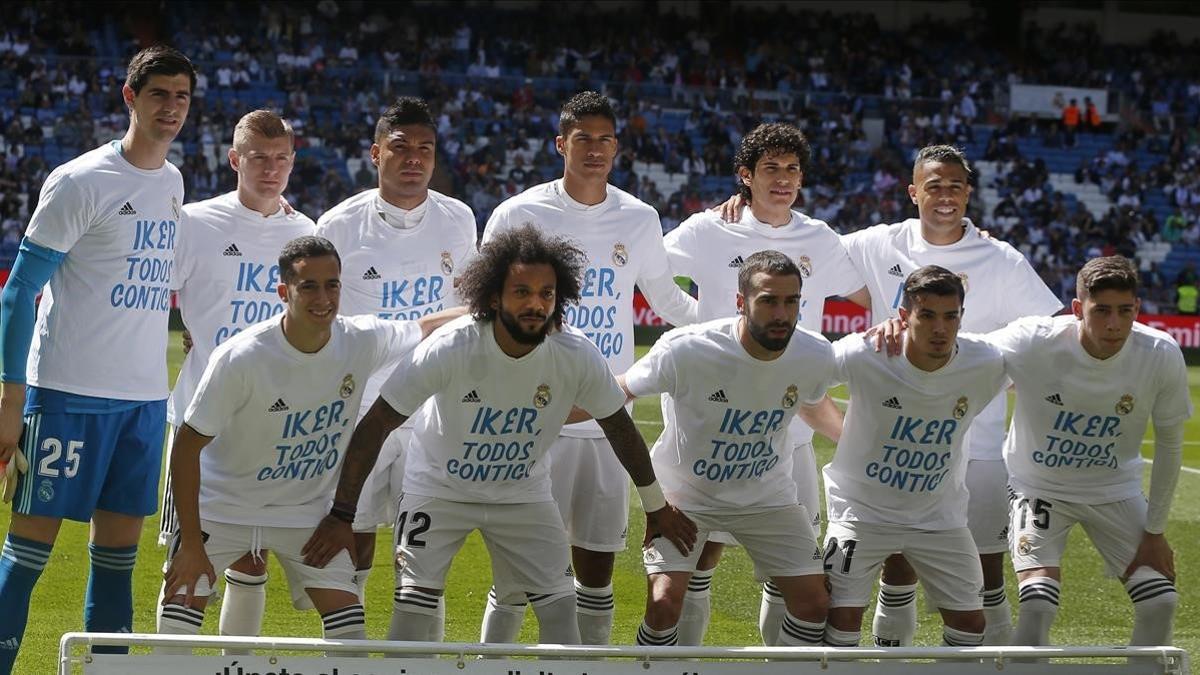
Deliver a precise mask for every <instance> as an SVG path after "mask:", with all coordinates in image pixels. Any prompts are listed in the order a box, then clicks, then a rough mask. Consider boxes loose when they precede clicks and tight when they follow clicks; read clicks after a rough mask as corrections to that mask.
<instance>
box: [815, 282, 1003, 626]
mask: <svg viewBox="0 0 1200 675" xmlns="http://www.w3.org/2000/svg"><path fill="white" fill-rule="evenodd" d="M964 297H965V291H964V289H963V285H962V281H961V280H960V279H959V277H958V276H956V275H955V274H953V273H951V272H950V271H948V270H946V269H945V268H942V267H938V266H935V265H931V266H928V267H922V268H920V269H918V270H917V271H915V272H913V273H912V274H910V275H909V276H908V278H907V279H906V280H905V282H904V287H903V289H902V290H901V300H900V309H899V314H900V317H901V319H903V320H906V321H907V322H908V330H907V332H906V333H905V337H904V344H903V356H902V357H899V358H889V357H888V356H887V355H886V354H882V353H878V352H876V351H875V350H874V349H873V348H872V347H870V346H869V345H867V344H866V342H865V341H864V339H863V337H862V336H861V335H850V336H848V337H846V338H843V339H841V340H839V341H838V342H836V343H835V344H834V354H835V356H836V357H837V362H838V369H839V376H840V378H839V379H841V380H842V381H846V382H848V383H849V390H850V405H849V408H848V409H847V411H846V419H845V428H844V431H843V433H842V436H841V440H839V441H838V446H837V451H836V452H835V453H834V456H833V461H832V462H831V463H830V464H829V465H827V466H826V467H825V494H826V503H827V505H828V509H829V527H828V530H827V531H826V534H825V567H826V571H827V572H828V573H829V579H830V587H831V599H830V610H829V625H828V628H827V630H826V642H827V643H828V644H829V645H831V646H835V647H851V646H856V645H858V641H859V634H860V628H861V626H862V614H863V610H864V609H865V608H866V605H867V602H868V601H869V599H870V594H871V589H872V586H873V585H874V582H875V577H876V575H877V574H878V573H879V568H880V566H881V565H882V564H883V561H884V559H885V558H887V557H888V556H890V555H892V554H894V553H903V554H904V555H905V556H906V557H907V559H908V560H910V561H911V562H912V564H913V566H914V567H915V568H916V570H917V572H918V573H919V574H920V576H921V578H922V579H923V580H924V581H925V585H926V588H927V589H928V590H929V594H930V597H931V598H932V599H933V601H934V602H935V603H937V607H938V609H939V610H940V612H941V614H942V619H943V621H944V623H945V626H944V628H943V633H942V637H943V641H944V643H945V644H947V645H950V646H973V645H979V644H982V642H983V629H984V615H983V611H982V607H983V604H982V602H981V599H980V596H979V588H980V586H981V584H982V583H983V575H982V572H981V570H980V567H979V558H978V555H979V554H978V551H977V550H976V549H975V543H974V541H973V539H972V536H971V533H970V531H969V530H968V529H967V512H966V507H967V485H966V483H965V480H964V478H965V474H966V457H965V453H964V451H963V442H964V436H965V435H966V431H967V427H968V425H970V424H971V421H972V419H974V418H975V417H976V415H978V414H979V412H980V410H981V409H982V408H983V407H984V406H985V405H986V404H987V402H988V401H991V400H992V399H993V398H994V397H995V396H996V393H997V392H998V391H1000V389H1001V387H1002V386H1003V384H1004V381H1005V376H1004V359H1003V357H1002V356H1001V355H1000V352H999V350H997V349H996V348H995V347H992V346H991V345H989V344H987V343H986V342H984V341H983V340H982V339H979V338H968V337H964V336H961V335H959V333H958V329H959V323H960V320H961V318H962V316H963V298H964Z"/></svg>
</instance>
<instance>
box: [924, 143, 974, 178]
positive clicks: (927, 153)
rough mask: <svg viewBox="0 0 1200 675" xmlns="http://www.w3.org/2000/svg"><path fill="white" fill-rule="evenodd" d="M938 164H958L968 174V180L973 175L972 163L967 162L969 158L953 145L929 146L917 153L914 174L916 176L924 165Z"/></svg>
mask: <svg viewBox="0 0 1200 675" xmlns="http://www.w3.org/2000/svg"><path fill="white" fill-rule="evenodd" d="M932 162H937V163H939V164H957V165H959V166H961V167H962V168H963V171H966V172H967V178H970V177H971V174H972V173H973V172H972V170H971V163H970V162H968V161H967V156H966V155H965V154H964V153H963V151H962V150H959V149H958V148H956V147H954V146H953V145H927V146H925V147H923V148H921V149H920V150H919V151H917V158H916V159H915V160H913V174H914V175H916V173H917V168H918V167H920V166H921V165H922V164H928V163H932Z"/></svg>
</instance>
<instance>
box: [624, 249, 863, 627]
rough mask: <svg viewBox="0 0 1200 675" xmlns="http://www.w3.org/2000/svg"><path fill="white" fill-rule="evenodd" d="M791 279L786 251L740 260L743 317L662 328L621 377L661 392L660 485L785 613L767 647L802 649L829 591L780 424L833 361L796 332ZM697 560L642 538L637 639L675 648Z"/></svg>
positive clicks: (809, 400) (814, 397)
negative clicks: (722, 542)
mask: <svg viewBox="0 0 1200 675" xmlns="http://www.w3.org/2000/svg"><path fill="white" fill-rule="evenodd" d="M800 286H801V275H800V270H799V268H797V267H796V264H795V263H793V262H792V260H791V259H790V258H788V257H787V256H785V255H784V254H782V253H779V252H778V251H761V252H758V253H755V254H753V255H750V256H749V257H748V258H747V259H746V261H745V263H744V264H743V265H742V267H741V269H740V270H739V272H738V292H737V307H738V313H739V314H740V315H741V316H739V317H737V318H732V319H717V320H715V321H710V322H706V323H702V324H698V325H695V326H689V327H686V328H679V329H676V330H673V331H671V332H670V333H667V334H666V335H664V336H663V337H662V338H661V339H659V340H658V342H656V343H655V345H654V347H653V348H652V349H651V350H650V352H649V353H648V354H647V355H646V356H645V357H643V358H642V359H641V360H640V361H638V362H637V363H635V364H634V365H633V367H632V368H630V370H629V372H628V373H626V374H625V375H624V376H622V379H623V383H624V386H625V389H626V391H627V392H628V393H629V395H630V396H647V395H650V394H659V393H665V394H666V397H664V409H665V411H666V414H665V415H664V418H665V420H666V428H665V429H664V430H663V433H662V435H661V436H659V439H658V442H657V443H656V444H655V446H654V452H653V455H652V457H653V459H654V468H655V472H656V473H657V474H658V475H659V476H661V477H662V481H663V489H664V492H666V494H667V496H668V497H669V498H670V499H671V501H672V503H674V504H677V505H678V506H679V507H680V508H682V509H683V510H684V512H685V513H687V514H688V515H689V516H690V517H691V518H692V519H693V520H695V521H696V524H697V526H698V527H699V534H698V540H699V541H700V542H701V543H703V542H704V541H705V540H706V539H707V538H708V535H709V533H711V532H713V531H721V532H729V533H730V534H732V535H734V536H735V537H737V538H738V541H739V542H740V543H741V544H742V545H743V546H744V547H745V548H746V552H747V553H749V554H750V559H751V560H753V561H754V568H755V575H756V576H757V577H758V579H759V580H760V581H765V580H767V579H770V580H772V581H773V582H774V583H775V585H776V586H777V587H778V588H779V590H780V591H781V593H782V595H783V597H784V601H785V603H786V605H787V615H786V617H785V618H784V622H783V625H782V627H781V629H780V630H779V636H778V640H776V638H775V637H774V636H771V638H770V641H771V643H773V644H781V645H810V646H811V645H819V644H821V642H822V640H823V639H824V634H825V614H826V612H827V611H828V603H829V595H828V593H827V592H826V590H825V574H824V570H823V568H822V562H823V561H822V557H821V549H820V548H819V547H818V546H817V541H816V534H815V533H814V532H813V528H812V516H811V514H809V513H808V509H807V508H805V507H804V506H803V505H802V504H797V503H796V483H795V481H794V480H793V478H792V462H793V459H794V458H793V452H792V443H791V440H790V439H789V437H788V428H789V421H790V420H791V419H792V418H793V416H794V415H795V414H796V412H797V409H798V408H799V407H800V406H810V405H812V406H815V404H816V403H818V402H820V401H821V400H823V399H824V397H825V392H826V390H827V389H828V388H829V385H830V383H831V381H832V380H833V379H834V377H835V375H834V371H835V365H834V361H833V350H832V348H831V347H830V344H829V343H828V342H827V341H826V340H825V338H823V337H821V336H820V335H819V334H817V333H813V332H810V331H807V330H804V329H797V328H796V318H797V315H798V314H799V312H800ZM839 421H840V420H839ZM795 459H797V460H801V461H803V460H804V459H806V457H805V456H804V455H800V456H799V457H796V458H795ZM808 463H809V467H808V472H809V473H811V472H813V471H814V470H815V467H813V466H812V461H811V460H808ZM699 557H700V549H699V548H697V549H695V550H694V551H692V553H691V554H684V553H682V552H680V551H679V550H677V549H676V548H675V547H674V546H670V545H667V544H666V543H665V542H663V541H662V540H661V539H651V540H649V541H648V542H647V543H646V546H645V549H644V551H643V558H644V561H645V565H646V573H647V574H648V575H649V579H648V582H647V585H648V588H647V597H646V618H645V620H644V622H643V623H642V626H641V627H640V628H639V629H638V636H637V641H638V644H644V645H673V644H676V643H677V640H678V623H679V618H680V614H681V612H682V609H683V607H682V605H683V599H684V594H685V593H686V591H687V589H688V584H689V581H690V579H691V576H692V571H693V570H694V569H695V565H696V561H697V560H698V559H699Z"/></svg>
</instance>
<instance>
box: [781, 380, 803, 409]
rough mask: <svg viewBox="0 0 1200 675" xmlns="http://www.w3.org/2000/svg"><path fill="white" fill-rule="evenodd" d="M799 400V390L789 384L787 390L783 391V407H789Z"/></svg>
mask: <svg viewBox="0 0 1200 675" xmlns="http://www.w3.org/2000/svg"><path fill="white" fill-rule="evenodd" d="M799 400H800V390H799V389H798V388H797V387H796V385H794V384H789V385H788V388H787V391H785V392H783V407H785V408H790V407H792V406H794V405H796V402H797V401H799Z"/></svg>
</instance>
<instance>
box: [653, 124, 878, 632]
mask: <svg viewBox="0 0 1200 675" xmlns="http://www.w3.org/2000/svg"><path fill="white" fill-rule="evenodd" d="M809 154H810V151H809V145H808V140H807V139H806V138H805V137H804V134H803V133H801V132H800V130H799V129H797V128H796V127H794V126H791V125H788V124H762V125H759V126H758V127H757V128H756V129H754V131H751V132H750V133H749V134H746V136H745V137H744V138H743V139H742V144H741V147H740V148H739V149H738V152H737V155H736V157H735V159H734V163H735V165H736V170H737V179H738V193H739V195H740V196H741V198H742V200H743V201H744V202H745V203H747V204H748V205H749V208H747V209H745V210H743V211H742V213H741V218H740V219H739V220H738V221H737V222H731V223H727V222H725V220H724V219H722V218H721V216H720V215H718V214H716V213H714V212H711V211H701V212H700V213H697V214H695V215H693V216H691V217H690V218H688V219H687V220H685V221H684V222H683V223H682V224H681V225H680V226H679V227H677V228H675V229H674V230H672V231H671V232H669V233H668V234H667V236H666V238H665V241H666V247H667V257H668V259H669V260H670V263H671V271H672V273H673V274H675V275H677V276H686V277H690V278H691V279H692V281H694V282H696V283H697V284H698V285H699V287H700V299H699V318H700V320H702V321H707V320H710V319H715V318H719V317H728V316H733V315H734V314H735V313H736V312H737V299H738V283H739V273H738V270H739V269H740V267H741V263H742V261H743V260H745V259H747V258H748V257H749V256H750V255H751V254H752V253H755V252H757V251H761V250H764V249H775V250H778V251H780V252H782V253H784V254H785V255H787V256H788V257H790V258H791V259H792V260H793V261H795V262H796V264H797V266H798V268H799V269H800V274H801V275H802V276H803V278H804V292H803V297H802V299H801V301H800V314H799V325H800V327H801V328H805V329H807V330H810V331H814V332H820V330H821V317H822V314H823V311H824V306H825V298H826V297H829V296H833V295H841V296H845V297H849V298H850V299H852V300H854V301H855V302H858V303H859V304H862V305H864V306H868V305H869V303H870V296H869V295H868V293H867V290H866V289H865V288H864V286H863V280H862V277H861V276H860V275H859V273H858V270H857V269H855V267H854V264H853V263H852V262H851V261H850V258H849V256H847V255H846V249H845V247H843V246H842V242H841V239H840V238H839V237H838V235H837V233H836V232H834V231H833V230H832V229H830V228H829V226H828V225H826V224H825V223H824V222H822V221H819V220H815V219H813V218H809V217H808V216H806V215H804V214H802V213H800V212H798V211H792V210H791V207H792V204H793V203H795V201H796V196H797V195H798V194H799V192H800V187H801V183H802V182H803V179H804V171H805V169H806V168H807V167H808V160H809ZM664 403H665V401H664ZM824 404H825V405H827V406H830V407H832V406H833V402H832V401H826V402H825V403H824ZM792 420H793V421H792V429H791V430H790V432H789V434H788V437H789V440H790V441H791V442H792V443H793V444H794V445H795V450H794V453H793V454H794V457H795V459H794V464H793V467H792V468H793V477H794V478H795V482H796V485H797V487H798V495H797V497H798V500H799V503H801V504H803V505H804V507H805V508H806V509H807V510H808V513H809V515H811V516H812V517H813V520H814V522H813V525H814V526H815V527H818V528H819V527H820V512H821V500H820V496H819V493H818V490H819V488H818V483H817V469H816V461H815V458H814V455H813V446H812V436H813V430H812V429H811V428H810V427H809V426H808V425H807V424H805V423H804V422H802V421H801V420H800V418H799V417H793V418H792ZM833 440H835V441H836V440H837V439H836V438H834V439H833ZM725 543H729V539H728V537H727V535H725V534H724V533H721V532H714V533H713V534H712V536H710V537H709V539H708V541H707V542H706V543H705V545H704V552H703V553H702V554H701V555H700V558H699V561H698V563H697V569H696V571H695V574H693V575H692V578H691V582H690V585H689V587H688V593H687V595H686V596H685V598H684V601H683V602H684V604H683V615H682V618H681V619H680V622H679V644H683V645H699V644H701V643H702V642H703V640H704V632H705V630H706V629H707V627H708V618H709V612H710V606H709V597H710V595H711V583H712V575H713V570H714V568H715V567H716V565H717V562H718V561H719V560H720V558H721V550H722V549H723V548H724V544H725ZM785 612H786V609H785V607H784V603H783V596H782V595H781V594H780V593H779V590H778V589H777V588H774V587H773V586H772V585H771V584H770V582H768V583H767V585H766V586H764V589H763V601H762V610H761V612H760V628H761V629H762V637H763V641H764V642H765V643H766V644H768V645H771V644H774V643H775V638H776V636H778V635H779V626H780V624H781V623H782V622H783V618H784V614H785Z"/></svg>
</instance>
